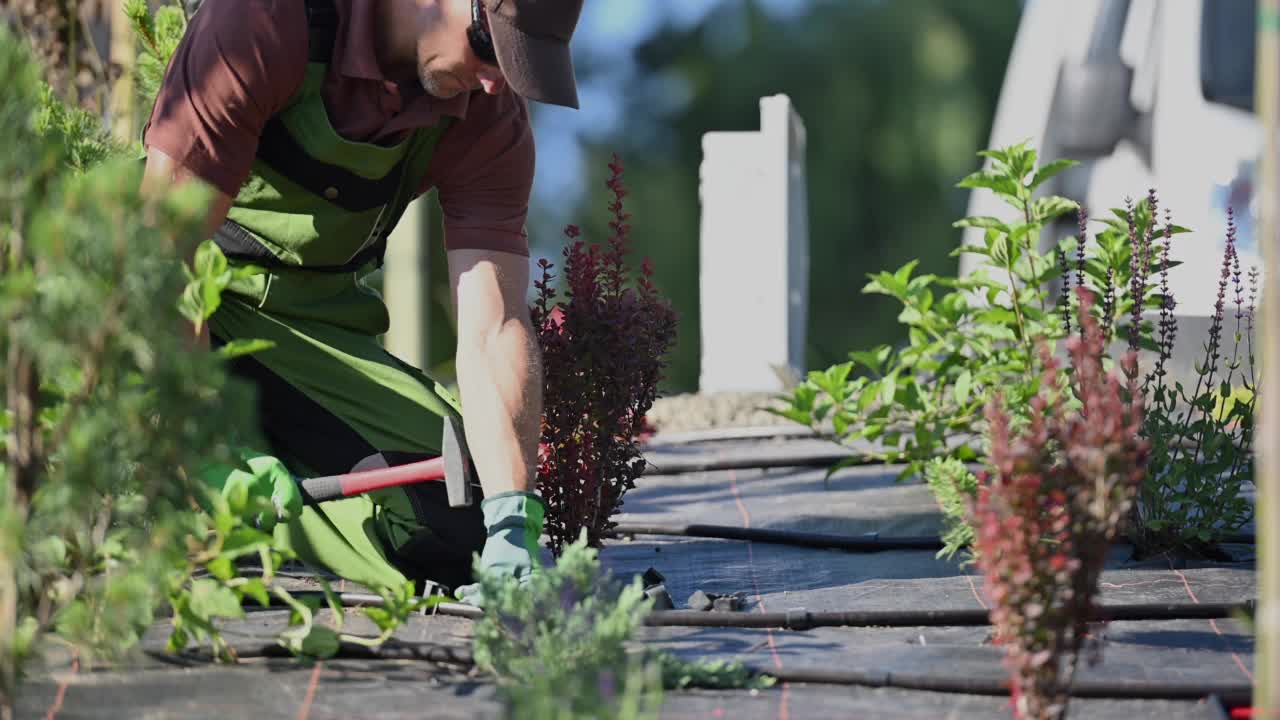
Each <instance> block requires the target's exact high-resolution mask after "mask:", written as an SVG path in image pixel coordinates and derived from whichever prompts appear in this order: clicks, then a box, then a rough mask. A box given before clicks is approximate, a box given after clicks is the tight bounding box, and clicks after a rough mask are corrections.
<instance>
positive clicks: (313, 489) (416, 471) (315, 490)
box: [301, 457, 445, 504]
mask: <svg viewBox="0 0 1280 720" xmlns="http://www.w3.org/2000/svg"><path fill="white" fill-rule="evenodd" d="M444 474H445V473H444V458H443V457H437V458H431V459H430V460H421V461H418V462H415V463H409V464H407V465H397V466H395V467H388V468H379V469H377V470H362V471H360V472H354V473H347V474H345V475H327V476H325V477H316V478H308V479H306V480H303V481H302V482H301V485H302V494H303V497H304V498H305V502H307V503H308V504H310V503H318V502H325V501H327V500H337V499H338V498H345V497H352V496H354V495H360V494H361V493H367V492H370V491H372V490H382V489H384V488H391V487H397V486H400V485H412V484H414V483H420V482H427V481H429V480H442V479H444Z"/></svg>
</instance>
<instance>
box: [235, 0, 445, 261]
mask: <svg viewBox="0 0 1280 720" xmlns="http://www.w3.org/2000/svg"><path fill="white" fill-rule="evenodd" d="M306 14H307V33H308V42H309V45H308V51H307V60H308V62H310V63H318V64H325V65H327V64H328V63H329V62H330V60H332V58H333V48H334V44H335V43H336V41H337V33H338V10H337V7H336V6H335V4H334V0H306ZM445 125H447V122H443V121H442V123H441V126H440V127H438V128H437V129H434V130H426V131H424V130H418V131H416V132H415V134H414V136H413V138H412V139H411V140H410V146H409V148H408V151H407V152H406V153H405V156H404V157H403V158H401V159H400V161H399V162H398V163H397V164H396V166H395V167H394V168H393V169H392V170H391V172H389V173H387V175H386V176H385V177H383V178H381V179H380V180H374V181H369V180H365V179H362V178H358V177H356V176H355V175H354V174H353V173H351V172H349V171H347V170H345V169H343V168H339V167H335V166H331V165H328V164H325V163H322V162H320V161H318V160H316V159H315V158H313V157H311V156H310V155H309V154H307V152H306V151H305V150H303V149H302V147H301V146H300V145H299V144H298V142H297V141H296V140H295V139H294V138H293V136H292V134H290V133H289V132H288V130H287V129H286V128H285V127H284V123H283V122H281V120H280V118H279V117H278V116H277V117H275V118H272V119H271V120H270V121H268V123H267V126H266V127H265V128H264V130H263V134H262V137H261V139H260V142H259V147H258V157H259V158H261V159H262V160H264V161H266V162H267V163H268V164H270V165H271V166H272V167H274V168H276V169H277V170H278V171H281V172H283V173H284V174H285V175H286V177H289V178H290V179H291V180H293V181H294V182H296V183H297V184H299V185H300V186H302V187H303V188H305V189H307V190H309V191H311V192H313V193H316V194H317V195H325V197H327V198H328V199H329V200H330V202H335V203H336V204H338V205H339V206H341V207H343V208H345V209H347V210H351V211H356V212H358V211H363V210H367V209H371V208H374V207H378V206H380V205H381V206H382V211H381V213H380V215H379V216H378V221H377V222H376V224H375V225H374V227H373V229H372V231H371V232H370V233H369V238H368V241H367V242H366V243H365V245H364V247H362V248H361V250H360V251H359V252H358V253H356V255H355V256H354V257H352V258H351V259H350V260H348V261H347V262H345V263H342V264H341V265H292V264H289V263H285V262H283V261H281V260H280V259H279V258H278V257H276V256H275V254H273V253H272V252H271V251H270V250H268V249H267V248H266V247H264V246H263V245H262V244H261V243H260V242H258V240H257V238H255V237H254V236H253V234H252V233H250V232H249V231H248V230H246V229H245V228H243V227H241V226H240V225H239V224H237V223H236V222H234V221H232V220H226V221H224V222H223V223H222V225H221V226H220V227H219V228H218V229H217V230H216V231H215V232H214V240H215V242H216V243H217V244H218V246H219V247H220V248H221V249H222V251H223V254H225V255H226V256H227V257H228V258H232V259H237V260H244V261H247V262H251V263H254V264H256V265H261V266H264V267H269V268H289V269H295V270H306V271H310V272H322V273H347V272H355V271H357V270H359V269H360V268H362V267H364V266H365V265H366V264H368V263H369V261H370V260H375V261H376V262H377V265H378V266H379V267H381V266H382V262H383V258H384V256H385V254H386V248H387V239H388V237H389V236H390V234H391V231H392V229H393V228H394V226H395V224H396V222H397V220H398V219H399V217H400V215H401V214H402V213H403V212H404V209H405V207H406V206H407V205H408V204H409V202H410V201H411V200H412V199H413V192H414V189H415V181H416V179H417V178H416V177H415V173H414V169H415V168H416V167H417V166H418V165H419V162H418V155H419V153H420V152H421V151H422V149H423V147H424V145H426V144H428V143H431V144H433V141H434V140H436V139H438V137H439V134H440V131H442V130H443V128H444V126H445ZM335 185H341V186H342V187H343V188H344V191H342V192H339V193H333V194H332V195H331V194H330V192H331V191H332V189H334V186H335ZM326 191H330V192H326ZM334 195H336V197H335V196H334ZM387 198H390V201H388V200H387Z"/></svg>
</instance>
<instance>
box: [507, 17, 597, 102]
mask: <svg viewBox="0 0 1280 720" xmlns="http://www.w3.org/2000/svg"><path fill="white" fill-rule="evenodd" d="M489 34H490V35H492V36H493V49H494V51H495V53H496V54H497V56H498V67H500V68H502V74H503V76H504V77H506V79H507V84H509V85H510V86H511V89H512V90H515V91H516V93H518V94H519V95H521V96H522V97H525V98H528V99H529V100H536V101H538V102H543V103H550V104H552V105H563V106H564V107H571V108H574V109H575V110H576V109H577V108H578V86H577V82H576V81H575V80H574V73H573V57H572V55H571V54H570V52H569V43H567V42H564V41H561V40H557V39H554V38H542V37H538V36H535V35H530V34H528V33H526V32H523V31H521V30H520V29H519V28H517V27H516V26H515V25H514V24H512V23H511V21H510V20H508V19H507V18H506V17H504V16H502V15H499V14H490V15H489Z"/></svg>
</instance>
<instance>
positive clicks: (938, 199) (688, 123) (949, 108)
mask: <svg viewBox="0 0 1280 720" xmlns="http://www.w3.org/2000/svg"><path fill="white" fill-rule="evenodd" d="M1018 17H1019V5H1018V3H1017V2H1016V1H1015V0H989V1H988V2H981V3H975V2H971V0H911V2H880V1H877V0H815V1H814V2H812V3H810V5H809V7H808V8H807V10H806V11H803V12H801V13H799V14H796V15H794V16H792V17H789V18H778V17H776V16H775V15H771V14H769V13H768V12H767V11H766V10H765V9H763V8H762V7H761V4H760V3H759V2H758V1H757V0H726V1H725V2H724V3H723V4H722V5H721V6H719V7H718V8H717V9H716V10H713V11H712V12H711V13H710V14H709V15H708V16H707V17H706V18H705V20H704V21H703V22H702V23H700V24H698V25H696V26H693V27H690V28H679V27H676V26H674V25H671V24H668V25H666V26H664V27H662V28H661V29H660V30H659V31H658V32H656V33H655V34H654V35H653V36H652V37H651V38H650V39H649V40H647V41H646V42H644V43H643V44H641V45H640V46H639V47H638V48H637V49H636V51H635V53H634V59H635V62H636V63H637V73H636V77H637V81H636V82H635V83H634V84H631V85H630V86H628V87H627V88H625V92H624V89H622V88H618V89H617V91H618V92H619V93H620V94H621V95H623V98H622V100H621V102H622V103H623V108H622V112H621V115H622V121H621V122H620V123H619V127H618V129H617V131H616V132H615V133H613V134H612V135H611V136H609V137H604V138H602V139H600V140H598V141H596V142H594V143H593V144H592V145H591V146H590V147H589V149H588V152H587V158H586V167H587V168H589V169H590V172H591V173H592V175H591V176H590V177H589V178H587V194H586V195H585V196H584V197H583V199H582V203H581V205H580V206H579V209H578V211H577V212H576V213H575V217H578V218H581V221H580V223H579V224H581V225H582V226H583V229H584V232H585V234H586V237H587V238H603V237H606V236H607V229H606V227H605V223H606V221H607V217H606V214H605V212H604V211H603V210H602V208H604V207H605V205H606V203H605V202H604V200H603V193H604V192H606V190H605V187H604V184H603V176H602V175H601V173H602V169H603V168H605V167H606V159H607V157H608V155H609V153H612V152H615V151H616V152H618V153H619V154H620V155H621V156H622V157H623V159H624V160H625V161H626V163H627V173H628V176H629V178H630V180H631V182H630V185H631V188H632V194H631V197H629V198H628V205H629V208H630V210H631V212H632V213H633V215H634V219H633V224H634V226H635V232H634V234H633V238H634V247H635V252H636V253H637V254H638V255H647V256H649V257H651V258H653V261H654V265H655V273H654V279H655V284H656V285H657V286H658V288H659V290H660V291H661V292H662V293H663V294H665V295H666V296H668V297H670V298H671V299H672V301H673V302H674V304H675V306H676V308H677V310H678V311H679V313H680V315H681V325H680V332H679V338H678V341H677V346H676V348H675V349H674V351H673V353H672V363H671V366H670V368H669V373H668V379H667V381H666V383H665V384H664V386H663V391H664V392H667V393H672V392H689V391H693V390H695V389H696V387H697V382H698V370H699V366H698V355H699V342H700V340H699V336H700V330H699V326H698V284H697V279H698V223H699V205H698V166H699V163H700V162H701V159H702V149H701V142H702V135H703V134H704V133H706V132H709V131H720V130H756V129H758V128H759V125H758V123H759V105H758V103H759V98H760V97H762V96H765V95H772V94H776V93H786V94H787V95H789V96H790V97H791V100H792V102H793V103H794V104H795V106H796V108H797V110H798V112H799V113H800V115H801V117H802V118H803V119H804V122H805V125H806V128H807V130H808V142H809V152H808V158H807V160H808V189H809V208H810V216H809V217H810V222H809V226H810V266H811V277H810V310H809V333H808V336H809V342H808V347H807V348H806V355H807V364H808V366H809V367H810V368H816V367H826V366H828V365H831V364H834V363H837V362H841V361H843V360H845V359H847V358H846V354H847V353H848V352H849V351H850V350H854V349H858V348H865V347H871V346H873V345H875V344H878V343H886V342H887V343H895V342H898V341H899V340H900V339H901V337H900V336H901V332H900V326H899V325H898V324H897V323H896V322H895V320H894V315H895V312H896V311H895V309H894V308H893V306H892V303H891V302H889V301H888V299H886V298H878V297H867V296H862V295H860V294H859V291H860V289H861V287H862V285H863V284H864V283H865V277H866V274H867V273H870V272H875V271H878V270H881V269H884V268H890V267H894V268H896V267H898V266H900V265H901V264H902V263H903V262H905V261H907V260H908V259H910V258H912V257H919V258H921V263H920V267H919V272H922V273H924V272H937V273H944V272H954V270H955V263H956V259H955V258H952V257H949V255H948V253H949V252H950V250H951V249H952V248H953V247H955V246H956V244H957V243H959V240H960V236H959V232H958V231H956V230H954V229H952V228H951V221H952V220H954V219H955V218H957V217H960V216H961V215H963V214H964V208H965V203H966V199H967V195H966V194H965V193H964V191H961V190H957V189H956V188H955V187H954V185H955V182H956V181H957V180H958V179H959V178H960V177H962V176H964V175H965V174H967V173H968V172H970V171H971V170H973V169H975V159H976V158H975V155H974V153H975V152H976V151H977V150H979V149H981V148H982V147H985V143H986V141H987V137H988V135H989V133H990V124H991V118H992V115H993V113H994V109H995V104H996V99H997V97H998V95H999V90H1000V85H1001V83H1002V81H1003V76H1004V68H1005V64H1006V61H1007V59H1008V55H1009V50H1010V48H1011V46H1012V43H1013V37H1014V33H1015V31H1016V28H1017V22H1018ZM742 241H743V242H744V243H746V242H751V241H752V238H749V237H744V238H742ZM743 287H744V288H749V287H750V278H743Z"/></svg>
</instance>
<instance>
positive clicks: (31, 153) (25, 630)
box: [0, 30, 248, 708]
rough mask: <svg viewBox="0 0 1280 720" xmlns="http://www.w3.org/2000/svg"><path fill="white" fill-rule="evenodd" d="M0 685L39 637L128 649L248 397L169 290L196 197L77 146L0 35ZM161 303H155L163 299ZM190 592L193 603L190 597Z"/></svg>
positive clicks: (102, 649) (201, 199) (18, 52)
mask: <svg viewBox="0 0 1280 720" xmlns="http://www.w3.org/2000/svg"><path fill="white" fill-rule="evenodd" d="M0 72H3V73H4V75H5V77H6V78H8V84H7V89H6V92H5V94H4V96H3V97H2V98H0V117H3V120H4V122H5V127H6V128H8V129H9V131H10V142H9V143H8V144H7V147H6V150H5V152H4V153H3V154H0V166H2V169H0V177H2V178H3V180H2V181H0V183H3V185H2V187H0V325H3V327H4V332H3V333H0V354H2V355H3V356H4V357H5V358H6V365H5V370H4V373H3V375H2V376H0V385H2V387H3V391H4V397H5V412H4V416H3V430H4V433H5V434H4V439H3V452H4V457H5V463H4V467H3V470H2V472H3V482H2V483H0V494H2V495H0V500H2V502H0V508H2V510H0V513H2V514H3V515H4V523H3V524H2V526H0V527H2V528H3V529H2V530H0V537H2V538H3V539H2V540H0V693H2V694H3V696H4V703H3V706H4V707H6V708H8V707H10V704H11V703H12V699H13V695H14V693H15V692H16V688H17V680H18V677H19V673H20V668H21V665H22V664H23V663H24V662H25V661H26V660H28V659H30V658H31V657H32V656H33V655H34V654H35V653H36V652H37V651H38V649H39V647H40V646H41V643H42V642H43V641H44V640H45V639H47V637H48V636H49V634H50V633H51V632H54V633H56V634H57V635H58V636H59V637H60V638H62V639H64V640H66V641H68V642H71V643H73V644H74V645H75V646H76V647H77V648H79V651H80V653H81V655H82V657H83V658H84V659H85V660H92V659H94V658H110V657H114V656H116V655H118V654H119V653H120V652H122V651H124V650H125V649H127V648H128V647H129V646H130V645H131V644H133V643H134V642H135V641H136V640H137V638H138V636H139V634H140V632H141V631H142V630H143V629H144V628H145V627H146V626H147V624H148V623H149V622H150V620H151V618H152V615H153V611H154V609H155V608H156V607H158V606H159V605H160V604H161V603H162V602H163V601H164V597H163V595H162V593H163V592H164V589H165V588H167V587H168V586H169V581H170V579H171V575H170V573H171V572H172V571H173V569H174V568H175V566H177V567H181V566H182V565H183V564H184V563H185V547H184V544H185V543H184V538H187V537H189V536H190V535H191V534H192V533H193V532H194V530H195V529H196V527H197V525H196V522H197V521H196V514H195V513H194V512H191V511H190V509H189V508H190V507H191V506H192V503H193V498H194V497H195V496H196V493H197V492H198V488H196V487H194V486H193V485H192V484H191V483H190V482H188V481H187V478H188V477H189V476H190V474H189V473H190V470H191V469H192V468H194V467H196V466H198V465H200V464H202V463H204V462H210V461H214V460H218V459H221V458H223V457H225V456H227V454H228V453H229V451H230V447H231V445H232V443H233V441H234V440H235V438H234V437H233V436H232V435H231V433H230V431H229V430H228V429H229V428H234V427H237V426H239V425H241V423H239V422H238V421H237V420H236V418H238V417H241V415H240V414H239V413H240V411H241V410H242V409H244V408H246V407H248V404H247V402H245V401H246V400H247V398H246V397H245V396H244V395H243V394H242V393H240V392H238V391H237V389H236V388H235V387H234V386H232V385H230V384H229V383H228V382H227V380H226V377H225V374H224V373H223V370H222V361H221V359H220V358H219V357H217V356H215V355H212V354H207V353H204V354H197V353H192V352H189V351H188V349H187V348H186V346H185V342H184V341H183V340H182V338H181V336H180V334H179V333H178V332H175V331H176V330H177V329H178V328H179V327H180V325H181V316H180V315H179V314H178V311H177V302H176V301H177V298H178V297H179V296H180V295H181V293H182V289H183V277H182V272H181V266H182V263H181V261H180V259H179V258H181V257H182V256H183V253H186V252H188V250H189V247H190V245H191V244H193V243H194V242H195V239H196V238H197V237H198V233H199V231H200V227H201V224H202V222H203V209H204V206H205V203H206V201H207V199H206V196H205V194H204V192H203V191H202V190H201V189H199V188H196V187H190V188H184V189H182V190H180V191H175V192H173V193H170V194H167V195H166V196H165V197H163V198H159V199H156V200H147V199H144V198H143V197H141V196H140V194H139V193H138V191H137V188H138V185H139V182H140V179H141V178H140V174H141V167H140V166H139V164H138V163H136V162H133V161H130V160H122V159H116V158H113V157H109V156H103V157H98V158H91V157H90V154H86V153H85V152H83V149H84V148H86V147H89V146H90V144H91V139H87V138H90V136H92V135H93V134H94V133H95V132H96V129H95V127H94V126H93V125H92V124H91V123H87V122H84V121H83V116H77V115H76V114H75V113H73V112H71V111H65V112H63V111H57V110H54V109H51V108H50V105H51V103H53V102H55V98H54V96H52V95H51V94H50V93H49V92H48V91H47V86H43V85H42V83H41V81H40V79H39V71H38V69H37V68H36V66H35V63H34V62H33V61H32V59H31V56H30V54H29V51H28V49H27V48H26V46H25V45H24V43H23V42H22V41H21V39H19V38H16V37H14V36H12V35H10V34H9V33H8V31H7V30H0ZM166 299H168V301H167V302H166ZM201 597H202V600H203V599H206V598H204V596H203V593H202V595H201Z"/></svg>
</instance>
